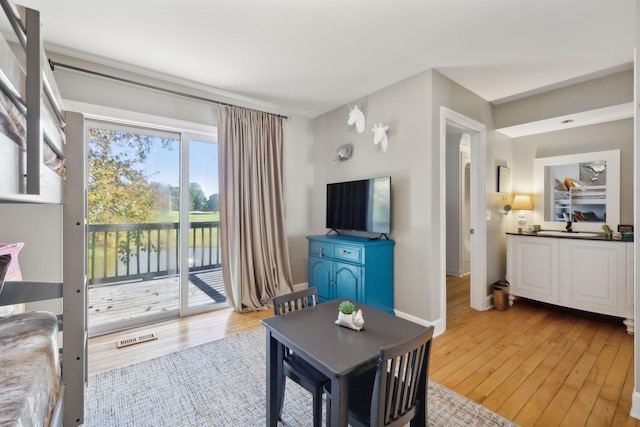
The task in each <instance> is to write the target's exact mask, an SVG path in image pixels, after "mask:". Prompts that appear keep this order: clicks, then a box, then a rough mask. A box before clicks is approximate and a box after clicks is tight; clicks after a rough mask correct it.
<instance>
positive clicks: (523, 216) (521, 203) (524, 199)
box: [511, 194, 533, 233]
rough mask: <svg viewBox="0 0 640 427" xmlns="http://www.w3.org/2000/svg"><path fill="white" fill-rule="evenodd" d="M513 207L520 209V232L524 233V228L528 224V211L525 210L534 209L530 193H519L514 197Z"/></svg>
mask: <svg viewBox="0 0 640 427" xmlns="http://www.w3.org/2000/svg"><path fill="white" fill-rule="evenodd" d="M511 208H512V209H515V210H519V211H520V213H519V214H518V233H522V229H523V228H524V227H526V226H527V213H526V212H525V211H530V210H532V209H533V204H532V203H531V197H529V195H528V194H518V195H517V196H515V197H514V198H513V203H512V204H511Z"/></svg>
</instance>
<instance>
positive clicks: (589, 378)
mask: <svg viewBox="0 0 640 427" xmlns="http://www.w3.org/2000/svg"><path fill="white" fill-rule="evenodd" d="M271 313H272V312H271V311H265V312H260V313H250V314H239V313H236V312H233V311H232V310H231V309H224V310H219V311H217V312H213V313H208V314H203V315H198V316H192V317H190V318H186V319H180V320H174V321H168V322H164V323H161V324H157V325H152V326H146V327H143V328H139V329H138V330H137V331H136V330H132V331H128V332H127V333H126V334H125V333H119V334H111V335H103V336H100V337H96V338H92V339H90V340H89V373H90V374H93V373H95V372H99V371H102V370H106V369H112V368H115V367H119V366H125V365H128V364H130V363H134V362H137V361H142V360H146V359H150V358H153V357H157V356H161V355H163V354H167V353H170V352H173V351H178V350H181V349H184V348H186V347H190V346H193V345H198V344H201V343H204V342H207V341H212V340H215V339H219V338H222V337H224V336H227V335H231V334H235V333H239V332H243V331H246V330H250V329H253V328H257V327H260V323H259V320H260V319H261V318H263V317H268V316H271ZM139 331H153V332H156V333H157V334H158V336H159V339H158V340H157V341H152V342H147V343H143V344H137V345H134V346H131V347H125V348H122V349H116V346H115V342H116V341H117V340H118V339H121V338H123V337H126V336H132V335H136V332H139ZM633 369H634V366H633V336H631V335H628V334H627V333H626V330H625V327H624V325H623V324H622V322H621V320H620V319H612V318H608V317H603V316H597V315H590V314H586V313H583V312H576V311H569V310H562V309H558V308H554V307H551V306H546V305H540V304H536V303H533V302H527V301H524V300H522V301H519V302H517V303H516V305H514V306H513V307H509V309H508V310H506V311H495V310H489V311H485V312H479V311H475V310H468V311H466V312H465V313H463V314H460V315H458V316H457V317H455V319H453V320H451V321H449V322H448V324H447V331H446V332H445V333H444V334H442V335H440V336H439V337H437V338H435V340H434V343H433V352H432V355H431V367H430V378H432V379H433V380H435V381H438V382H439V383H441V384H443V385H445V386H446V387H449V388H450V389H452V390H454V391H456V392H458V393H460V394H462V395H464V396H467V397H468V398H470V399H472V400H474V401H476V402H478V403H480V404H482V405H484V406H486V407H487V408H489V409H491V410H493V411H495V412H497V413H499V414H500V415H502V416H504V417H506V418H508V419H510V420H513V421H515V422H516V423H518V424H520V425H522V426H545V427H546V426H571V427H574V426H586V425H589V426H639V427H640V422H638V421H637V420H635V419H633V418H631V417H629V415H628V414H629V410H630V408H631V394H632V390H633V385H634V376H633Z"/></svg>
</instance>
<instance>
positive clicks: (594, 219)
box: [582, 212, 602, 221]
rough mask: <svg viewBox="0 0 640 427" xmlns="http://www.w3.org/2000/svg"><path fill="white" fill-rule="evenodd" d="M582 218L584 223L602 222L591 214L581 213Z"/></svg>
mask: <svg viewBox="0 0 640 427" xmlns="http://www.w3.org/2000/svg"><path fill="white" fill-rule="evenodd" d="M582 218H584V220H585V221H602V220H601V219H600V218H598V216H597V215H596V214H595V213H593V212H582Z"/></svg>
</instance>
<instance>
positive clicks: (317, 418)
mask: <svg viewBox="0 0 640 427" xmlns="http://www.w3.org/2000/svg"><path fill="white" fill-rule="evenodd" d="M317 303H318V290H317V289H316V288H314V287H311V288H307V289H304V290H302V291H297V292H292V293H290V294H286V295H281V296H278V297H275V298H273V312H274V314H275V315H276V316H278V315H282V314H285V313H288V312H291V311H296V310H301V309H304V308H306V307H311V306H314V305H316V304H317ZM282 374H283V375H284V376H285V377H288V378H290V379H292V380H293V381H295V382H296V383H298V384H299V385H300V386H301V387H302V388H304V389H306V390H307V391H309V392H310V393H311V395H312V396H313V426H314V427H320V426H321V425H322V394H323V393H325V394H326V407H327V425H329V414H330V413H331V396H330V394H329V390H330V388H329V387H330V386H329V384H330V380H329V378H327V377H326V376H325V375H324V374H323V373H322V372H320V371H318V370H317V369H316V368H314V367H313V366H311V365H310V364H309V363H308V362H306V361H305V360H304V359H302V358H301V357H299V356H298V355H296V354H295V353H293V352H292V351H290V350H289V349H288V348H286V347H285V349H284V360H283V362H282ZM284 389H285V381H284V379H283V381H282V390H281V393H279V396H278V419H281V418H282V406H283V403H284Z"/></svg>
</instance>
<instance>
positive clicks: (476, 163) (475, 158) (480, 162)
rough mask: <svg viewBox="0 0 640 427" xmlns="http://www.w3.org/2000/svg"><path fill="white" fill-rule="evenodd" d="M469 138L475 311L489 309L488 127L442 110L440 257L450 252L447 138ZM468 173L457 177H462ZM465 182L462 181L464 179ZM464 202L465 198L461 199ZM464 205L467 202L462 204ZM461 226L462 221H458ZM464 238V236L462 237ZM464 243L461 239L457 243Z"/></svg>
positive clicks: (443, 284) (443, 306)
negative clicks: (447, 198)
mask: <svg viewBox="0 0 640 427" xmlns="http://www.w3.org/2000/svg"><path fill="white" fill-rule="evenodd" d="M448 133H450V134H451V135H453V134H454V133H459V134H460V135H462V134H467V135H468V138H469V160H470V165H471V167H470V168H469V170H468V172H469V184H470V185H469V217H468V218H469V227H468V230H469V235H468V236H469V242H468V245H469V247H470V249H471V250H470V252H469V254H470V275H469V276H470V280H469V283H470V284H469V307H470V308H472V309H475V310H486V309H487V307H488V306H487V286H486V250H485V249H486V222H485V212H486V200H485V198H486V190H485V181H486V179H485V170H486V160H485V159H486V126H485V125H484V124H482V123H480V122H477V121H475V120H473V119H470V118H468V117H466V116H463V115H461V114H459V113H456V112H455V111H453V110H450V109H448V108H446V107H441V109H440V164H441V165H443V166H442V168H441V169H440V183H441V185H440V191H441V192H442V194H441V196H440V200H442V201H443V202H444V203H441V206H440V225H441V226H440V249H441V251H440V253H442V254H447V250H448V234H447V226H448V218H447V204H446V202H445V201H446V195H447V174H448V171H447V134H448ZM463 175H464V172H462V173H460V174H458V175H457V176H459V177H462V176H463ZM461 179H462V178H461ZM459 199H464V195H462V196H459ZM461 203H463V202H461ZM457 222H458V220H457ZM462 226H465V224H464V221H463V220H459V226H458V229H460V228H462ZM462 235H464V233H462ZM460 241H462V242H463V243H462V245H464V239H463V238H462V240H461V239H457V242H460ZM446 276H447V256H446V255H445V256H444V257H442V258H441V262H440V271H439V277H440V289H441V294H440V312H441V316H440V320H441V322H442V332H444V330H446V321H447V317H448V316H447V280H446Z"/></svg>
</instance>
